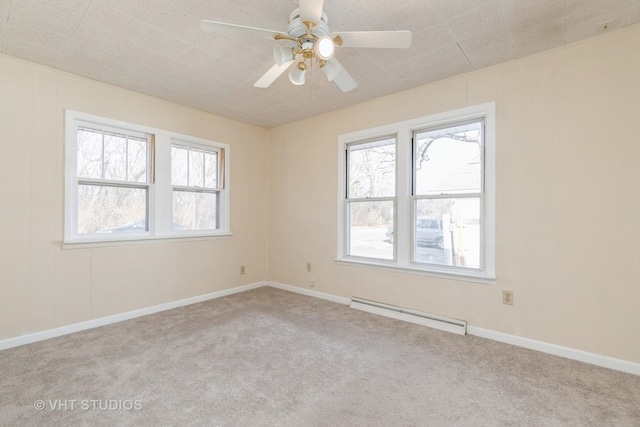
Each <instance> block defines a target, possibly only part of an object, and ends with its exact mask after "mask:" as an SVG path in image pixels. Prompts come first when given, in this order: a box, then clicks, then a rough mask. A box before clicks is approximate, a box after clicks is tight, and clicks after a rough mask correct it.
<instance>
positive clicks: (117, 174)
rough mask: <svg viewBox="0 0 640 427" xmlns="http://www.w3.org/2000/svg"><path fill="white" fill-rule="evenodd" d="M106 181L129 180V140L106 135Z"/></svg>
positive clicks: (118, 136)
mask: <svg viewBox="0 0 640 427" xmlns="http://www.w3.org/2000/svg"><path fill="white" fill-rule="evenodd" d="M104 179H113V180H120V181H126V180H127V138H125V137H124V136H121V135H108V134H105V135H104Z"/></svg>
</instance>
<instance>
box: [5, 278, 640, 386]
mask: <svg viewBox="0 0 640 427" xmlns="http://www.w3.org/2000/svg"><path fill="white" fill-rule="evenodd" d="M263 286H271V287H272V288H276V289H282V290H284V291H289V292H294V293H297V294H301V295H306V296H310V297H314V298H319V299H323V300H326V301H331V302H335V303H338V304H343V305H349V304H351V299H350V298H345V297H340V296H337V295H332V294H327V293H324V292H319V291H314V290H310V289H305V288H299V287H297V286H291V285H285V284H282V283H277V282H270V281H266V282H257V283H251V284H249V285H244V286H238V287H235V288H231V289H224V290H222V291H216V292H211V293H209V294H205V295H199V296H196V297H191V298H185V299H181V300H178V301H171V302H168V303H164V304H159V305H154V306H152V307H145V308H141V309H137V310H133V311H128V312H126V313H120V314H115V315H112V316H106V317H101V318H99V319H92V320H87V321H85V322H80V323H74V324H72V325H67V326H61V327H59V328H55V329H49V330H46V331H40V332H35V333H31V334H26V335H21V336H18V337H13V338H7V339H4V340H0V350H5V349H8V348H12V347H18V346H21V345H25V344H31V343H34V342H38V341H44V340H47V339H50V338H55V337H59V336H62V335H67V334H72V333H74V332H80V331H84V330H86V329H91V328H97V327H100V326H105V325H110V324H112V323H117V322H122V321H124V320H129V319H134V318H136V317H142V316H146V315H149V314H154V313H158V312H161V311H166V310H171V309H173V308H178V307H183V306H186V305H191V304H196V303H199V302H203V301H208V300H212V299H216V298H221V297H224V296H227V295H233V294H237V293H240V292H245V291H249V290H251V289H256V288H260V287H263ZM467 334H468V335H474V336H477V337H481V338H487V339H490V340H493V341H498V342H502V343H505V344H511V345H515V346H517V347H523V348H527V349H530V350H536V351H540V352H543V353H548V354H553V355H554V356H560V357H565V358H567V359H573V360H577V361H579V362H584V363H589V364H591V365H596V366H601V367H603V368H609V369H613V370H616V371H620V372H626V373H629V374H634V375H638V376H640V363H634V362H629V361H626V360H622V359H615V358H613V357H608V356H602V355H599V354H594V353H589V352H586V351H582V350H576V349H573V348H569V347H563V346H559V345H555V344H549V343H546V342H543V341H536V340H533V339H529V338H523V337H518V336H515V335H510V334H505V333H503V332H497V331H492V330H490V329H484V328H480V327H477V326H471V325H467Z"/></svg>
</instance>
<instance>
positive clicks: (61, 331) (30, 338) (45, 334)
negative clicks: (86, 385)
mask: <svg viewBox="0 0 640 427" xmlns="http://www.w3.org/2000/svg"><path fill="white" fill-rule="evenodd" d="M265 285H267V282H257V283H251V284H249V285H244V286H238V287H235V288H231V289H224V290H222V291H216V292H211V293H208V294H204V295H198V296H197V297H191V298H185V299H181V300H177V301H171V302H168V303H164V304H159V305H154V306H152V307H145V308H140V309H137V310H132V311H127V312H126V313H120V314H114V315H112V316H106V317H101V318H99V319H92V320H87V321H85V322H80V323H74V324H72V325H66V326H61V327H59V328H55V329H48V330H46V331H40V332H34V333H31V334H26V335H20V336H18V337H14V338H8V339H4V340H0V350H5V349H8V348H12V347H17V346H20V345H25V344H31V343H34V342H38V341H44V340H48V339H50V338H55V337H59V336H62V335H67V334H72V333H74V332H80V331H84V330H86V329H92V328H97V327H99V326H105V325H110V324H112V323H117V322H122V321H124V320H129V319H134V318H136V317H142V316H147V315H149V314H154V313H158V312H160V311H166V310H171V309H173V308H178V307H183V306H185V305H191V304H196V303H199V302H203V301H208V300H212V299H216V298H221V297H225V296H227V295H233V294H237V293H239V292H245V291H249V290H251V289H256V288H260V287H262V286H265Z"/></svg>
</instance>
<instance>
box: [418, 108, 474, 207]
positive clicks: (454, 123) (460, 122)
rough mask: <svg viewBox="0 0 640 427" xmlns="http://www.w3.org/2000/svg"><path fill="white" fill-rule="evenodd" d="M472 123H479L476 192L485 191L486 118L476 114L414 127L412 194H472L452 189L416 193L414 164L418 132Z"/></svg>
mask: <svg viewBox="0 0 640 427" xmlns="http://www.w3.org/2000/svg"><path fill="white" fill-rule="evenodd" d="M474 123H480V129H481V130H480V191H478V192H477V193H484V192H485V186H486V184H485V168H486V161H485V157H486V154H485V146H486V144H485V138H486V119H485V117H483V116H478V117H476V118H472V119H468V120H461V121H456V120H453V121H449V122H447V123H445V124H440V125H437V126H429V127H424V128H420V129H416V130H414V131H413V134H412V138H411V194H412V195H413V196H437V195H456V196H457V195H463V194H472V193H474V192H468V193H465V192H460V193H458V192H456V191H455V190H454V191H444V192H440V193H433V194H418V190H417V186H418V179H417V178H418V171H417V164H416V160H417V159H416V152H417V145H418V137H417V135H418V134H420V133H426V132H433V131H438V130H444V129H450V128H453V127H457V126H466V125H470V124H474Z"/></svg>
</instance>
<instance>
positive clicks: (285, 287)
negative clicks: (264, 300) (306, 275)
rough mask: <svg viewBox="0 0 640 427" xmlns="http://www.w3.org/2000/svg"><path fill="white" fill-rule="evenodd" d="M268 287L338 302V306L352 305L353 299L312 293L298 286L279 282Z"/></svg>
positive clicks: (268, 284)
mask: <svg viewBox="0 0 640 427" xmlns="http://www.w3.org/2000/svg"><path fill="white" fill-rule="evenodd" d="M267 286H271V287H272V288H276V289H282V290H283V291H289V292H295V293H296V294H301V295H306V296H309V297H314V298H320V299H323V300H327V301H331V302H337V303H338V304H343V305H349V304H351V298H346V297H339V296H337V295H332V294H327V293H324V292H318V291H312V290H311V289H305V288H299V287H297V286H291V285H285V284H282V283H278V282H267Z"/></svg>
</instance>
